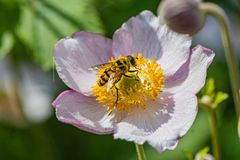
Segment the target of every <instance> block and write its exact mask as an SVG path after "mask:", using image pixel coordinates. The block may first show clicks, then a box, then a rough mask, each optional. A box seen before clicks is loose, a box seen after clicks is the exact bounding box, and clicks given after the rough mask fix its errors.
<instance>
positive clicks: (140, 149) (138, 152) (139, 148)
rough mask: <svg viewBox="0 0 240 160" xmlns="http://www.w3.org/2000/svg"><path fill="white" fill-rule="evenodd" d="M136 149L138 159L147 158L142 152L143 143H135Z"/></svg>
mask: <svg viewBox="0 0 240 160" xmlns="http://www.w3.org/2000/svg"><path fill="white" fill-rule="evenodd" d="M136 151H137V156H138V160H147V158H146V156H145V153H144V148H143V145H140V144H136Z"/></svg>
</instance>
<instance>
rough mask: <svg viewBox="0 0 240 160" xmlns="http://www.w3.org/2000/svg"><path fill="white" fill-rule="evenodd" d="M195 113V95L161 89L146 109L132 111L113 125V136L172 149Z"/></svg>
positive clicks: (184, 132)
mask: <svg viewBox="0 0 240 160" xmlns="http://www.w3.org/2000/svg"><path fill="white" fill-rule="evenodd" d="M196 114H197V98H196V96H195V95H194V94H192V93H189V92H187V93H186V92H181V93H178V94H175V95H172V94H170V93H161V94H160V95H159V99H158V100H157V101H154V102H150V103H149V104H147V107H146V109H145V110H142V109H138V110H134V112H131V113H130V114H129V115H128V116H126V117H125V118H124V119H122V120H121V122H119V123H118V124H116V127H114V138H120V139H125V140H128V141H133V142H135V143H138V144H143V143H144V142H148V143H149V144H150V145H151V146H153V147H154V148H156V149H157V150H158V151H159V152H162V151H164V150H166V149H174V148H175V147H176V145H177V142H178V139H179V138H181V137H182V136H183V135H184V134H186V132H187V131H188V129H189V128H190V127H191V125H192V123H193V121H194V119H195V117H196Z"/></svg>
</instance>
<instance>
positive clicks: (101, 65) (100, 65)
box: [88, 63, 111, 71]
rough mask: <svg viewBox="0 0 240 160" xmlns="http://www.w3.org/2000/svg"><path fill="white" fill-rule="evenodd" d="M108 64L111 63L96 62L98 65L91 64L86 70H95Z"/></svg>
mask: <svg viewBox="0 0 240 160" xmlns="http://www.w3.org/2000/svg"><path fill="white" fill-rule="evenodd" d="M108 65H111V63H103V64H98V65H95V66H91V67H90V68H88V70H90V71H95V70H99V69H101V68H103V67H105V66H108Z"/></svg>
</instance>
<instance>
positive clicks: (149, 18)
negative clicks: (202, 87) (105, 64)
mask: <svg viewBox="0 0 240 160" xmlns="http://www.w3.org/2000/svg"><path fill="white" fill-rule="evenodd" d="M190 45H191V37H189V36H188V35H183V34H178V33H175V32H173V31H171V30H170V29H169V28H168V27H167V26H166V25H164V24H162V23H161V22H160V19H159V18H158V17H156V16H155V15H153V14H152V13H151V12H149V11H143V12H142V13H140V14H139V15H138V16H136V17H133V18H131V19H130V20H128V21H127V22H126V23H124V24H123V25H122V27H121V28H120V29H118V30H117V31H116V32H115V34H114V36H113V55H114V56H115V57H117V56H118V55H119V54H121V55H124V56H126V55H131V54H132V53H134V54H135V55H136V54H138V53H142V54H143V56H144V57H149V58H151V59H156V60H157V61H158V63H160V65H161V67H162V68H163V70H164V71H165V74H166V75H171V74H173V73H174V72H175V71H176V70H177V69H178V68H179V67H180V66H181V65H182V64H183V63H184V62H186V60H187V58H188V55H189V50H190Z"/></svg>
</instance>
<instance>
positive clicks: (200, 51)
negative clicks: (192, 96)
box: [163, 45, 215, 93]
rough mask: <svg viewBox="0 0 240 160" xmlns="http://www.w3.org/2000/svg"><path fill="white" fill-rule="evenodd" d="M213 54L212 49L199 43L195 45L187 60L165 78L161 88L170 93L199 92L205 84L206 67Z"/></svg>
mask: <svg viewBox="0 0 240 160" xmlns="http://www.w3.org/2000/svg"><path fill="white" fill-rule="evenodd" d="M214 56H215V54H214V52H213V51H212V50H210V49H208V48H204V47H202V46H201V45H198V46H196V47H195V48H193V49H192V52H191V54H190V55H189V58H188V60H187V61H186V62H185V63H184V64H183V65H182V66H181V67H180V68H179V69H178V70H177V71H176V73H175V74H174V75H173V76H169V77H167V78H166V80H165V88H164V89H163V90H164V91H166V92H171V93H176V92H185V91H190V92H193V93H197V92H199V90H200V89H201V88H202V87H203V86H204V84H205V80H206V76H207V69H208V67H209V65H210V64H211V63H212V61H213V58H214Z"/></svg>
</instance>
